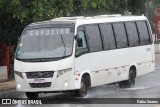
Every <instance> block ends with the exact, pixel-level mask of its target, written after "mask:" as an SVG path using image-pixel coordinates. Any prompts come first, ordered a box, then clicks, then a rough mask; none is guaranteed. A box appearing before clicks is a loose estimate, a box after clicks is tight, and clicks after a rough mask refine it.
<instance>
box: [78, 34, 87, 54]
mask: <svg viewBox="0 0 160 107" xmlns="http://www.w3.org/2000/svg"><path fill="white" fill-rule="evenodd" d="M78 38H79V39H81V40H82V44H81V46H78V40H77V46H76V56H78V55H81V54H83V53H86V52H88V47H87V43H86V38H85V33H84V31H78Z"/></svg>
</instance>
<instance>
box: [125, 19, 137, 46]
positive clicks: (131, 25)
mask: <svg viewBox="0 0 160 107" xmlns="http://www.w3.org/2000/svg"><path fill="white" fill-rule="evenodd" d="M125 26H126V31H127V36H128V41H129V46H138V45H139V44H140V43H139V37H138V32H137V28H136V23H135V22H126V23H125Z"/></svg>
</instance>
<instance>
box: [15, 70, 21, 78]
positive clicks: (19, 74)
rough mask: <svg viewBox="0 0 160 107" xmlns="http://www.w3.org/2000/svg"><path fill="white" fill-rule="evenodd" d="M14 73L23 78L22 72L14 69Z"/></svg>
mask: <svg viewBox="0 0 160 107" xmlns="http://www.w3.org/2000/svg"><path fill="white" fill-rule="evenodd" d="M14 73H15V74H16V75H18V76H19V77H21V78H22V79H23V76H22V72H18V71H14Z"/></svg>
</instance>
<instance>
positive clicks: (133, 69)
mask: <svg viewBox="0 0 160 107" xmlns="http://www.w3.org/2000/svg"><path fill="white" fill-rule="evenodd" d="M136 74H137V72H136V67H135V66H133V65H132V66H131V67H130V69H129V75H128V80H125V81H120V82H119V83H118V84H119V87H120V88H130V87H133V86H135V78H136Z"/></svg>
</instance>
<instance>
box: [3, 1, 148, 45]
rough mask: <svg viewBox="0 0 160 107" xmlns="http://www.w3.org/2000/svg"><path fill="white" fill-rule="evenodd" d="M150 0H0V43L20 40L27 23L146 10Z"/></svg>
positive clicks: (137, 12)
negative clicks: (146, 4)
mask: <svg viewBox="0 0 160 107" xmlns="http://www.w3.org/2000/svg"><path fill="white" fill-rule="evenodd" d="M146 1H147V0H0V43H1V44H4V43H5V44H16V43H17V38H18V37H19V36H20V34H21V32H22V30H23V29H24V27H25V26H26V25H27V24H29V23H31V22H37V21H42V20H49V19H52V18H54V17H60V16H78V15H85V16H89V15H99V14H117V13H118V14H119V13H121V14H123V13H125V11H127V10H129V11H131V12H132V13H134V14H142V13H144V12H143V11H144V6H145V2H146Z"/></svg>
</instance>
